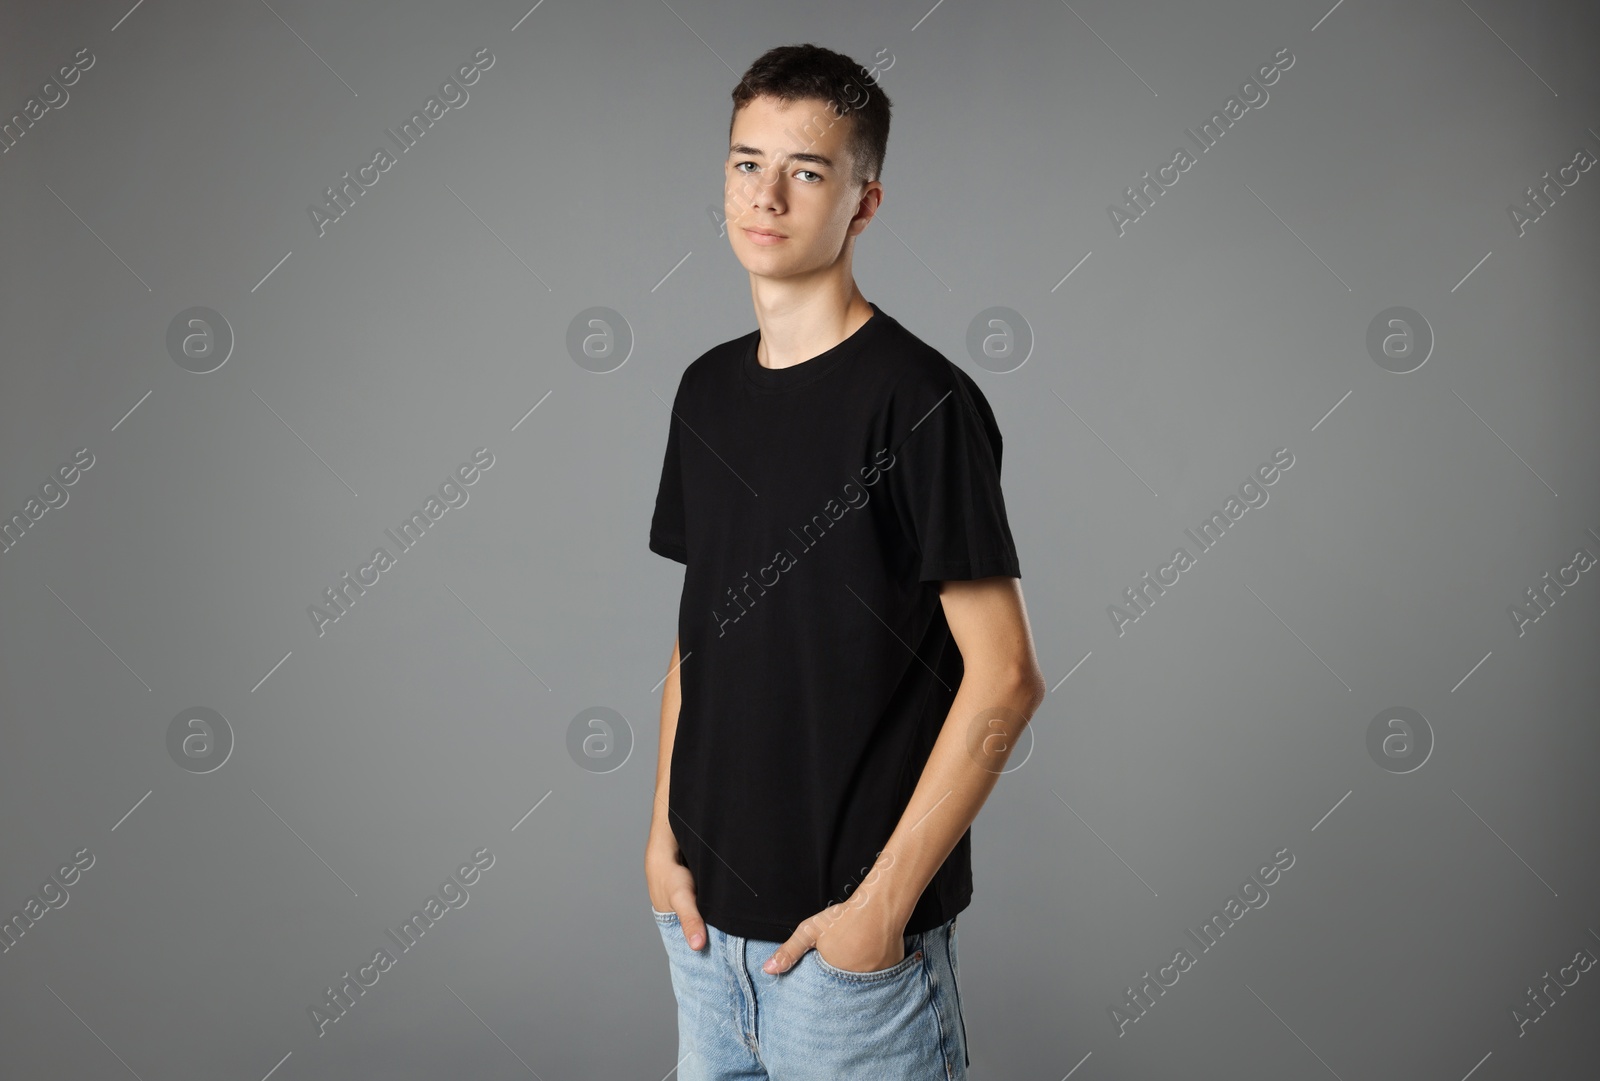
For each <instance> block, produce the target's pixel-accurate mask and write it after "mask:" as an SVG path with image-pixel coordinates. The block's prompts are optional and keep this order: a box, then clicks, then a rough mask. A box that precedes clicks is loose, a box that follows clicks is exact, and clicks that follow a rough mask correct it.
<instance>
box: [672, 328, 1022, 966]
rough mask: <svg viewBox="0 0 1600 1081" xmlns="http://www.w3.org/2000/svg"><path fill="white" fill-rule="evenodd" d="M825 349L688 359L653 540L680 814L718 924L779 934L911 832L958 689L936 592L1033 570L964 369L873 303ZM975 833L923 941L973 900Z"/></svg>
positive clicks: (921, 906) (953, 867)
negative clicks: (1015, 535) (787, 358)
mask: <svg viewBox="0 0 1600 1081" xmlns="http://www.w3.org/2000/svg"><path fill="white" fill-rule="evenodd" d="M872 309H873V315H872V317H871V318H870V319H868V320H867V322H866V323H865V324H863V325H862V326H861V327H860V328H859V329H858V330H857V331H856V332H855V333H854V334H852V335H851V336H850V337H848V338H846V339H845V340H844V341H842V342H840V343H839V344H838V345H836V346H834V347H833V348H832V349H829V350H828V351H826V352H824V353H821V354H819V355H817V356H815V357H812V358H811V359H810V360H807V361H803V362H802V363H799V364H795V365H792V366H790V367H787V368H766V367H763V366H762V365H761V363H760V362H759V361H758V360H757V359H756V346H757V343H758V342H759V340H760V330H759V329H757V330H755V331H752V332H750V333H749V334H746V335H744V336H743V337H740V338H735V339H733V340H731V341H727V342H723V343H722V344H720V345H717V346H714V347H713V348H711V349H709V350H707V351H706V352H705V353H704V354H702V355H701V356H700V357H699V358H698V359H697V360H695V361H694V362H693V363H692V364H690V365H689V366H688V368H687V369H685V371H684V373H683V377H682V379H681V380H680V382H679V384H678V391H677V395H676V398H675V399H674V401H673V405H672V418H671V422H670V427H669V429H668V435H667V449H666V457H665V461H664V462H663V465H662V470H661V484H660V489H659V491H658V493H657V496H656V505H655V514H654V518H653V520H652V522H651V527H650V549H651V550H652V551H654V552H657V553H659V554H660V555H663V556H666V557H668V558H670V559H674V560H677V561H678V562H680V563H684V564H685V565H686V569H685V571H684V579H683V597H682V601H681V603H680V605H679V610H678V637H679V646H680V661H681V663H680V666H679V669H678V678H679V681H680V686H681V688H682V691H683V702H682V709H681V711H680V713H679V715H678V728H677V737H676V741H675V744H674V747H673V754H672V764H671V779H670V784H669V798H668V822H669V823H670V825H671V826H672V831H673V834H674V836H675V837H676V838H677V841H678V846H679V849H680V850H681V851H682V853H683V858H684V860H685V862H686V863H687V865H688V867H689V870H690V871H691V872H692V873H693V875H694V880H695V891H696V900H697V904H698V907H699V909H700V913H701V915H702V916H703V917H704V918H705V920H706V921H707V922H708V923H710V924H711V925H712V926H713V927H716V928H718V929H720V930H722V931H724V932H726V933H728V934H733V935H740V936H743V937H746V938H759V939H768V940H777V941H782V940H784V939H787V938H788V937H789V936H790V935H791V934H793V933H794V930H795V928H796V927H797V926H798V925H799V924H800V923H801V921H803V920H805V919H806V918H807V917H809V916H811V915H813V914H815V913H817V912H820V911H821V910H822V909H824V908H826V907H828V906H829V905H830V904H835V903H837V902H839V901H842V900H844V899H845V898H846V897H848V896H849V895H850V893H851V892H852V891H853V890H854V889H855V887H856V886H858V885H859V884H860V882H861V880H862V879H863V878H864V877H865V876H866V874H867V872H868V871H869V870H870V868H871V866H872V864H873V862H874V861H875V860H876V859H877V856H878V854H879V853H880V852H881V851H882V849H883V846H884V843H885V842H886V841H888V839H889V835H890V834H891V833H892V832H893V831H894V828H895V825H896V824H897V823H898V822H899V820H900V815H901V813H902V812H903V811H904V809H905V807H906V804H907V803H908V802H910V799H911V793H912V791H913V790H914V789H915V787H916V784H917V780H918V778H919V777H920V776H921V773H922V767H923V764H924V763H925V762H926V761H927V758H928V754H929V752H930V751H931V750H932V748H933V742H934V740H935V738H936V737H937V736H938V734H939V730H940V728H941V727H942V726H943V724H944V721H945V718H946V717H947V716H948V713H949V709H950V704H951V701H952V699H953V698H954V697H955V692H956V688H957V686H959V684H960V682H961V673H962V662H961V654H960V651H959V649H958V648H957V647H956V644H955V642H954V640H953V639H952V637H951V635H950V628H949V625H948V624H947V623H946V622H945V617H944V609H943V606H942V605H941V603H940V600H939V587H938V583H939V582H940V581H941V580H946V579H971V578H987V577H992V576H997V575H1003V576H1007V577H1012V578H1020V577H1021V576H1022V575H1021V571H1020V569H1019V566H1018V562H1017V551H1016V545H1015V543H1014V542H1013V540H1012V537H1011V530H1010V525H1009V523H1008V521H1007V518H1006V509H1005V501H1004V499H1003V498H1002V496H1001V492H1000V452H1001V440H1000V429H999V427H998V425H996V423H995V419H994V413H993V411H992V410H991V409H990V408H989V403H988V402H987V401H986V400H985V398H984V396H983V394H982V393H981V392H980V391H979V390H978V387H977V384H976V383H974V382H973V381H972V379H971V377H969V376H968V375H967V374H966V373H965V372H963V371H962V370H961V369H959V368H957V367H956V366H955V365H954V364H952V363H951V362H950V361H949V360H947V359H946V358H945V357H944V356H943V355H942V354H940V353H939V352H938V351H937V350H935V349H933V348H932V347H930V346H928V345H927V344H925V343H924V342H922V341H921V340H920V339H918V338H917V337H916V336H914V335H913V334H912V333H911V332H910V331H908V330H906V328H905V327H903V326H901V325H900V323H899V322H898V321H896V320H895V319H894V318H893V317H892V316H890V315H887V314H885V313H884V312H883V310H882V309H880V308H879V307H878V306H877V305H876V304H873V305H872ZM971 845H972V832H971V830H968V831H967V832H966V833H964V834H963V835H962V837H961V840H960V841H959V842H958V843H957V845H956V847H955V848H954V850H952V852H951V854H950V856H949V857H948V858H947V859H946V860H945V862H944V864H943V865H942V866H941V867H940V868H939V871H938V872H937V873H936V874H935V875H934V877H933V879H932V881H931V882H930V883H929V884H928V888H927V889H926V890H925V891H924V892H923V894H922V896H921V897H920V898H919V900H918V902H917V905H916V907H915V909H914V910H913V911H912V914H911V917H910V919H909V921H908V922H907V924H906V931H907V933H913V932H918V931H927V930H931V929H932V928H934V927H937V926H938V925H940V924H942V923H944V922H945V921H947V920H949V919H950V918H951V917H952V916H954V915H956V914H957V913H958V912H960V911H961V910H962V909H964V908H965V907H966V906H967V904H968V902H969V901H970V900H971V896H972V861H971Z"/></svg>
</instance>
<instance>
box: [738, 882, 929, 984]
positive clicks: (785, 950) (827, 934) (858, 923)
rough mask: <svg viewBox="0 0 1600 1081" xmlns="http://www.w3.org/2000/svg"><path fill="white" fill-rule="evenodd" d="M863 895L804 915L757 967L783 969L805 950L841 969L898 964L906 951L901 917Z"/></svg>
mask: <svg viewBox="0 0 1600 1081" xmlns="http://www.w3.org/2000/svg"><path fill="white" fill-rule="evenodd" d="M858 892H859V891H858ZM867 900H868V898H867V897H862V898H860V899H859V900H857V899H853V898H852V899H849V900H845V901H840V902H839V903H838V904H836V905H829V906H828V907H827V908H825V909H823V910H822V911H821V912H818V913H817V914H816V915H814V916H811V917H810V918H808V919H806V920H805V921H804V922H802V923H801V924H800V926H799V927H797V928H795V932H794V934H792V935H790V936H789V940H788V941H787V942H785V943H784V944H783V945H781V946H779V947H778V949H777V951H776V952H774V953H773V955H772V956H771V957H769V958H768V959H767V961H766V964H764V965H762V969H763V971H766V972H770V973H772V974H773V975H777V974H778V973H781V972H787V971H788V970H789V969H790V968H792V967H794V965H795V964H796V963H798V962H799V960H800V958H801V957H802V956H803V955H804V954H805V952H806V951H807V950H810V949H815V950H816V951H817V955H818V956H819V957H821V958H822V959H823V960H824V961H826V962H828V964H830V965H832V966H833V967H834V968H839V969H843V970H844V971H846V972H877V971H879V970H881V969H886V968H891V967H893V966H894V965H897V964H899V963H900V962H901V961H903V960H904V959H905V956H906V944H905V929H906V921H905V920H904V919H901V918H899V917H898V916H896V915H895V914H894V913H893V912H891V911H890V909H889V907H888V906H887V905H885V904H882V903H879V904H876V905H873V904H868V903H866V902H867ZM824 947H826V951H824Z"/></svg>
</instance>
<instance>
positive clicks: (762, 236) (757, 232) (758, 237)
mask: <svg viewBox="0 0 1600 1081" xmlns="http://www.w3.org/2000/svg"><path fill="white" fill-rule="evenodd" d="M744 235H745V236H747V237H749V238H750V239H751V240H753V241H755V242H756V243H758V244H775V243H777V242H778V241H780V240H788V239H789V238H788V237H786V236H784V235H783V234H782V233H769V232H767V231H766V230H765V229H746V230H745V231H744Z"/></svg>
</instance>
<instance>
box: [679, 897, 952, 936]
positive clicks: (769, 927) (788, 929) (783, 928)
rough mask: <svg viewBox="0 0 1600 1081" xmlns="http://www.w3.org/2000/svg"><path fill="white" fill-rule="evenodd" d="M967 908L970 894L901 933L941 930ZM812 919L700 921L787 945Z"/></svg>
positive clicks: (731, 932)
mask: <svg viewBox="0 0 1600 1081" xmlns="http://www.w3.org/2000/svg"><path fill="white" fill-rule="evenodd" d="M971 904H972V893H971V891H970V890H969V891H966V892H965V893H964V894H963V895H962V896H961V897H959V898H958V899H957V900H956V901H955V902H954V903H953V904H951V905H950V907H949V909H948V910H946V911H944V912H942V913H935V915H934V916H933V918H932V920H931V921H919V920H917V919H916V918H915V917H913V918H912V919H911V920H909V921H907V923H906V929H905V933H906V934H908V935H914V934H920V933H922V932H923V931H931V930H933V929H934V928H935V927H940V926H943V925H944V924H946V923H949V922H950V920H951V919H952V918H954V917H955V916H958V915H960V914H961V913H962V912H965V911H966V910H967V908H968V906H970V905H971ZM813 915H815V913H807V914H806V915H805V916H802V917H801V918H800V919H797V920H794V921H793V922H790V923H775V922H773V921H771V920H763V919H754V918H750V917H746V916H730V915H722V916H720V917H719V916H717V915H715V914H713V913H709V912H706V911H704V910H702V911H701V913H700V918H701V919H703V920H705V921H706V922H707V923H709V924H710V925H711V926H712V927H715V928H716V929H717V930H719V931H721V932H722V933H723V934H725V935H734V936H736V937H738V938H753V939H758V940H760V941H763V942H787V941H788V940H789V936H790V935H792V934H794V932H795V931H796V930H797V929H798V928H799V926H800V924H801V923H803V922H805V920H806V919H809V918H810V917H811V916H813ZM924 922H926V926H922V923H924Z"/></svg>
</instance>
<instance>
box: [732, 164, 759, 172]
mask: <svg viewBox="0 0 1600 1081" xmlns="http://www.w3.org/2000/svg"><path fill="white" fill-rule="evenodd" d="M754 164H755V162H753V161H741V162H736V163H735V164H734V166H733V170H734V172H744V170H743V169H742V168H741V166H744V165H754Z"/></svg>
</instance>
